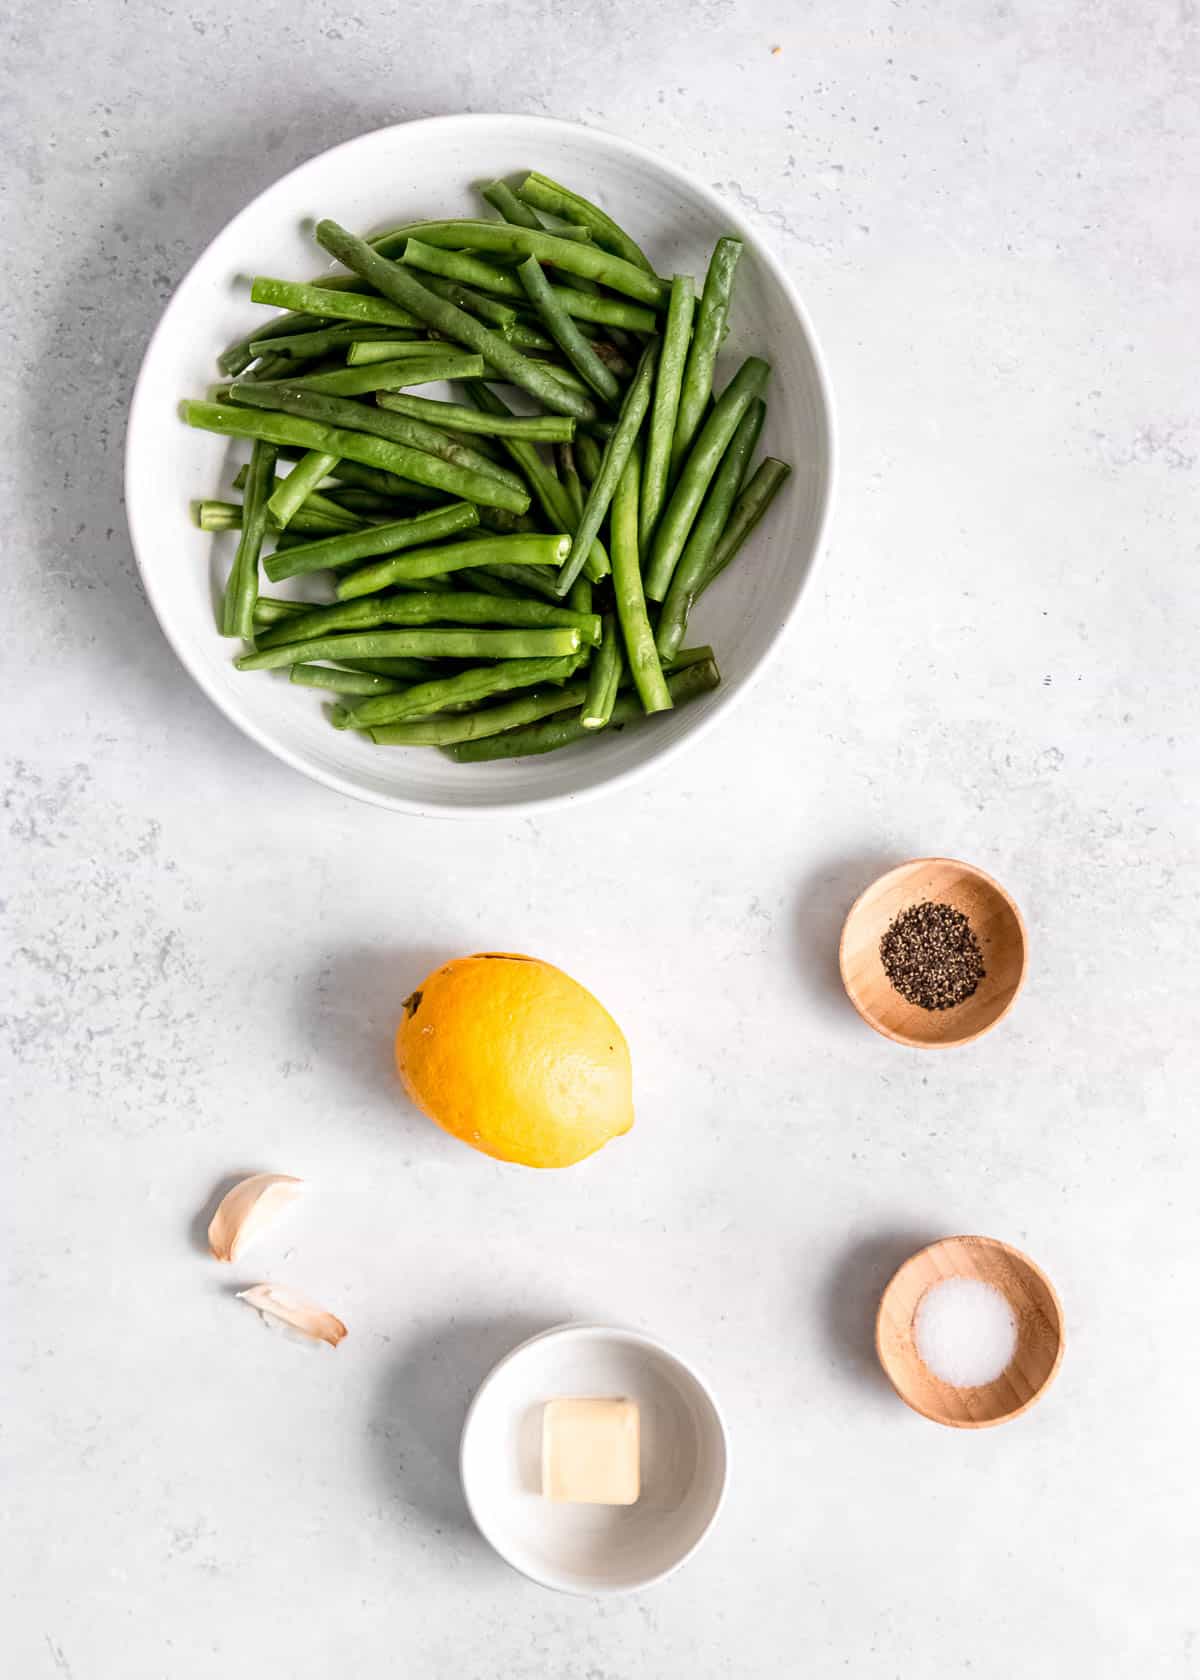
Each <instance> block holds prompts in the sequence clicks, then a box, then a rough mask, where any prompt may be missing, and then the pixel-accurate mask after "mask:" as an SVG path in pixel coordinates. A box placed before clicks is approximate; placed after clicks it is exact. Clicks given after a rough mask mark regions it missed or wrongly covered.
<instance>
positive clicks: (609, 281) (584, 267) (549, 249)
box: [317, 218, 668, 307]
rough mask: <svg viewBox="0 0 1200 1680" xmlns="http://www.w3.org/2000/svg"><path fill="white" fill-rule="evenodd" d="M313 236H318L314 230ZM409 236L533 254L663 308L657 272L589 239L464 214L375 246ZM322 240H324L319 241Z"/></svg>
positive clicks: (394, 245) (391, 245) (388, 246)
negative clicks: (472, 218)
mask: <svg viewBox="0 0 1200 1680" xmlns="http://www.w3.org/2000/svg"><path fill="white" fill-rule="evenodd" d="M317 237H318V239H320V237H321V236H320V229H319V228H318V230H317ZM410 239H419V240H421V241H422V242H423V243H424V244H426V245H442V246H446V247H448V248H449V249H450V250H452V251H457V250H463V249H466V250H469V251H499V252H502V253H503V254H504V255H505V256H511V257H536V258H537V259H538V261H539V262H542V263H548V264H549V265H550V266H551V267H553V268H556V269H561V270H562V271H563V273H564V274H579V275H582V276H583V277H584V278H585V279H588V280H598V281H599V282H600V283H601V285H604V286H608V287H610V288H611V290H612V291H614V292H620V293H622V295H623V296H625V297H631V298H635V299H636V300H637V301H638V302H639V303H649V304H654V305H657V306H658V307H662V306H664V305H665V304H666V301H667V290H668V288H667V285H666V282H665V281H663V280H660V279H659V278H658V276H657V275H656V274H648V273H647V272H646V270H645V269H644V268H641V267H638V266H637V265H636V264H634V263H631V262H626V261H625V260H624V259H623V258H621V257H615V256H613V255H612V253H611V252H610V251H605V250H603V249H602V248H601V247H600V246H598V245H594V244H592V243H591V242H590V241H585V240H573V239H570V238H567V237H565V236H564V235H562V234H557V233H545V232H541V231H539V230H538V229H536V228H523V227H516V226H514V225H513V224H512V223H510V222H485V221H473V220H471V219H470V218H464V219H463V220H461V221H443V222H412V223H409V224H408V225H407V226H405V227H402V228H396V229H394V230H393V231H392V232H391V233H389V234H388V235H387V236H386V239H385V240H384V241H383V242H382V243H381V247H380V248H381V250H383V251H385V252H390V251H392V250H399V249H402V248H403V246H404V245H405V244H407V242H408V240H410ZM321 243H322V244H324V241H323V240H322V241H321ZM326 248H327V249H328V247H326ZM343 260H344V259H343ZM349 266H350V265H349V264H347V267H349ZM355 272H360V271H359V270H356V271H355ZM376 289H377V290H378V289H380V288H376ZM385 295H386V294H385Z"/></svg>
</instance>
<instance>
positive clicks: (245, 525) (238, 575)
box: [221, 443, 275, 642]
mask: <svg viewBox="0 0 1200 1680" xmlns="http://www.w3.org/2000/svg"><path fill="white" fill-rule="evenodd" d="M274 482H275V451H274V449H273V448H272V446H271V445H270V444H269V443H256V444H255V445H254V448H253V450H252V452H251V455H250V472H249V475H248V477H247V480H246V499H245V503H244V506H243V512H242V534H241V536H240V537H239V539H238V545H237V553H236V554H235V555H234V557H233V565H232V567H231V568H230V572H229V577H228V579H227V581H226V584H225V598H224V601H223V602H222V608H221V632H222V634H223V635H225V636H240V637H241V638H242V640H243V641H246V642H248V641H250V640H251V639H252V638H253V636H254V603H255V602H256V601H257V600H258V557H259V555H260V553H261V552H262V545H263V538H264V537H265V536H266V533H267V527H268V519H267V497H268V496H269V495H270V492H271V486H272V484H274Z"/></svg>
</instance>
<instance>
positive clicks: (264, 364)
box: [242, 355, 296, 383]
mask: <svg viewBox="0 0 1200 1680" xmlns="http://www.w3.org/2000/svg"><path fill="white" fill-rule="evenodd" d="M295 366H296V364H295V363H294V362H293V361H292V358H291V357H290V356H279V355H274V356H260V357H259V358H258V360H257V361H256V362H255V364H254V366H253V367H252V368H251V369H250V371H249V373H244V374H243V375H242V378H243V379H246V380H249V381H251V382H252V383H254V382H257V381H258V380H260V379H278V378H280V377H281V375H283V374H284V373H286V372H287V370H288V369H289V368H291V369H293V370H294V369H295Z"/></svg>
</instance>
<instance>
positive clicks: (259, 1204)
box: [208, 1173, 305, 1260]
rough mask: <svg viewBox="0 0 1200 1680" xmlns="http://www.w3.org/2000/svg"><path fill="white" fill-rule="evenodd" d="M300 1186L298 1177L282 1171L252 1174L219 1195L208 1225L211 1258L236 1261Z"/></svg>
mask: <svg viewBox="0 0 1200 1680" xmlns="http://www.w3.org/2000/svg"><path fill="white" fill-rule="evenodd" d="M304 1187H305V1186H304V1180H303V1179H302V1178H289V1177H288V1176H287V1174H286V1173H255V1174H254V1176H253V1177H252V1178H244V1179H242V1181H241V1183H240V1184H235V1185H234V1187H233V1189H232V1190H229V1191H227V1192H226V1194H225V1195H224V1196H222V1198H221V1205H220V1207H219V1208H218V1209H217V1211H216V1213H214V1214H213V1216H212V1221H211V1223H210V1224H209V1227H208V1246H209V1248H210V1249H211V1250H212V1254H213V1258H214V1259H216V1260H236V1259H237V1258H238V1256H239V1255H240V1254H241V1252H242V1250H243V1249H244V1248H246V1247H247V1246H248V1245H249V1244H250V1243H252V1242H253V1241H254V1239H255V1238H256V1237H258V1236H261V1235H262V1233H263V1232H264V1231H265V1230H266V1228H267V1226H268V1225H270V1224H272V1223H273V1222H274V1221H275V1219H276V1218H277V1217H278V1216H279V1214H280V1213H282V1212H283V1209H284V1208H285V1207H287V1205H288V1203H289V1202H294V1201H295V1199H296V1197H297V1196H299V1195H301V1194H302V1193H303V1191H304Z"/></svg>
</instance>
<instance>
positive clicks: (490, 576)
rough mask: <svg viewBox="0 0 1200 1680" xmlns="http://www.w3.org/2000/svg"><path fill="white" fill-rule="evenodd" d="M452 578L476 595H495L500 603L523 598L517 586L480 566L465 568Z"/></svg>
mask: <svg viewBox="0 0 1200 1680" xmlns="http://www.w3.org/2000/svg"><path fill="white" fill-rule="evenodd" d="M531 570H532V568H531ZM454 577H455V581H456V582H457V583H459V584H461V585H462V586H463V587H464V588H466V589H472V590H474V591H475V593H476V594H478V595H495V596H497V597H498V598H499V599H500V600H502V601H519V600H521V599H522V596H523V591H522V589H521V588H520V587H519V586H518V585H517V584H515V583H508V582H507V581H506V580H505V579H504V578H502V577H497V576H496V575H495V573H493V572H488V571H485V570H484V569H483V567H482V566H465V567H464V568H463V570H462V571H461V572H455V574H454Z"/></svg>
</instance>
